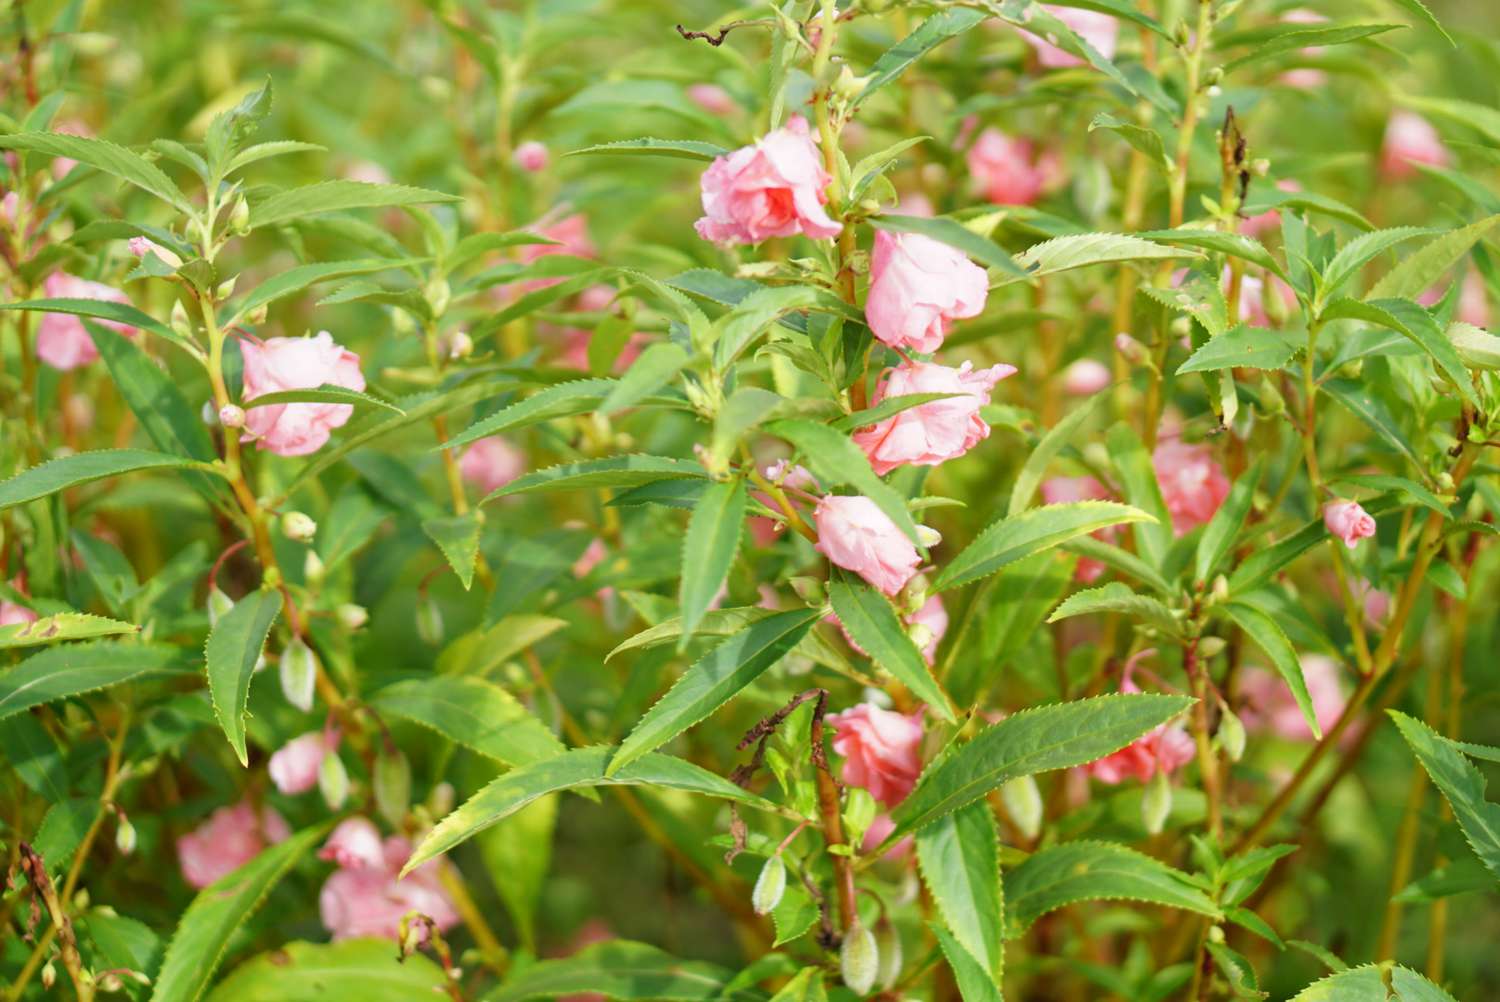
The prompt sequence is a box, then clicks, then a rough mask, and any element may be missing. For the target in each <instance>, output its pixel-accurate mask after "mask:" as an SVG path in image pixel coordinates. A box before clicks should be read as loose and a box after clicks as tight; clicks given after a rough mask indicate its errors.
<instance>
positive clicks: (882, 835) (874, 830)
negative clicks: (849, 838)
mask: <svg viewBox="0 0 1500 1002" xmlns="http://www.w3.org/2000/svg"><path fill="white" fill-rule="evenodd" d="M895 830H896V822H895V821H894V820H893V819H892V818H891V816H890V815H889V814H886V813H885V812H883V811H882V812H881V813H880V814H877V815H875V820H874V821H871V822H870V827H868V828H866V829H865V837H864V839H863V841H861V842H860V846H859V851H860V852H863V853H871V852H874V851H875V850H876V849H878V848H880V843H882V842H884V841H885V840H886V839H887V838H889V837H890V834H891V832H893V831H895ZM915 844H916V842H915V841H914V840H913V839H912V837H911V836H910V835H908V836H906V838H903V839H898V840H897V842H896V844H895V845H893V846H891V847H890V848H889V849H887V850H886V851H885V854H884V855H882V856H881V857H880V858H881V859H883V860H885V861H886V862H888V863H899V862H900V861H901V860H903V859H906V858H907V857H908V856H910V855H911V850H912V846H914V845H915Z"/></svg>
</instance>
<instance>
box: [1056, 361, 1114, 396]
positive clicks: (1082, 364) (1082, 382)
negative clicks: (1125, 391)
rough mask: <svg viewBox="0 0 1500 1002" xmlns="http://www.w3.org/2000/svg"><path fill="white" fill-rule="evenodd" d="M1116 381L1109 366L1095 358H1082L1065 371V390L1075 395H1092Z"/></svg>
mask: <svg viewBox="0 0 1500 1002" xmlns="http://www.w3.org/2000/svg"><path fill="white" fill-rule="evenodd" d="M1113 381H1114V377H1113V375H1111V373H1110V371H1109V366H1107V365H1105V364H1104V363H1103V362H1100V361H1099V360H1098V359H1093V358H1080V359H1079V360H1078V361H1076V362H1074V363H1073V364H1072V365H1070V366H1068V367H1067V369H1065V370H1064V371H1063V392H1064V393H1066V394H1068V395H1069V396H1073V397H1091V396H1093V395H1094V394H1095V393H1098V392H1099V391H1101V390H1103V389H1104V388H1106V387H1107V386H1109V384H1110V383H1111V382H1113Z"/></svg>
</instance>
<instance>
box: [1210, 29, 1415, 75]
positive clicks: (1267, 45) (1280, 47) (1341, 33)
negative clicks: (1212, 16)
mask: <svg viewBox="0 0 1500 1002" xmlns="http://www.w3.org/2000/svg"><path fill="white" fill-rule="evenodd" d="M1404 27H1406V25H1404V24H1333V25H1326V26H1320V27H1307V26H1302V27H1298V28H1295V29H1293V30H1291V31H1281V32H1277V33H1276V34H1275V35H1273V36H1271V37H1270V38H1268V39H1265V40H1263V41H1259V42H1257V43H1256V45H1255V46H1254V48H1253V49H1251V51H1250V52H1248V53H1246V54H1245V55H1243V56H1240V57H1239V58H1238V59H1235V60H1232V61H1230V62H1228V63H1225V64H1224V72H1226V73H1228V72H1230V71H1232V70H1236V69H1238V68H1239V67H1241V66H1244V65H1245V64H1247V63H1251V62H1254V61H1256V60H1259V59H1269V58H1271V57H1272V56H1279V55H1281V54H1282V53H1285V52H1298V51H1300V50H1302V49H1309V48H1312V49H1321V48H1326V47H1328V46H1330V45H1342V44H1345V43H1347V42H1357V41H1359V40H1360V39H1363V38H1370V37H1372V36H1375V35H1383V34H1385V33H1386V32H1387V31H1394V30H1395V29H1397V28H1404Z"/></svg>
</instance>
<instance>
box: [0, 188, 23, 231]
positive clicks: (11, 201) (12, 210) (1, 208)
mask: <svg viewBox="0 0 1500 1002" xmlns="http://www.w3.org/2000/svg"><path fill="white" fill-rule="evenodd" d="M20 208H21V196H20V195H17V194H16V193H15V192H13V191H7V192H6V193H5V195H4V197H3V198H0V223H5V224H6V225H7V226H10V225H14V224H15V221H16V213H17V212H19V211H20Z"/></svg>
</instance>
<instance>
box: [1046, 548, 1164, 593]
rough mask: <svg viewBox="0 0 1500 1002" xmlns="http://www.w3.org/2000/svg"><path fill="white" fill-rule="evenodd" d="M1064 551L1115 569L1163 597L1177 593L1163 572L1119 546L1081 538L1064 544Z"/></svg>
mask: <svg viewBox="0 0 1500 1002" xmlns="http://www.w3.org/2000/svg"><path fill="white" fill-rule="evenodd" d="M1063 549H1064V550H1065V551H1066V552H1068V553H1072V554H1076V555H1077V556H1080V557H1083V558H1084V559H1086V560H1095V561H1098V562H1099V563H1101V564H1103V565H1104V566H1106V567H1110V568H1113V569H1114V570H1117V571H1119V572H1120V573H1121V574H1124V575H1125V576H1126V577H1132V578H1135V579H1136V580H1137V581H1139V582H1140V583H1141V584H1143V585H1147V586H1149V587H1150V588H1151V589H1152V590H1153V591H1157V592H1160V593H1161V594H1163V595H1172V594H1174V593H1175V592H1176V589H1175V588H1174V587H1173V585H1172V583H1171V582H1170V581H1168V580H1167V579H1166V578H1164V577H1162V575H1161V572H1160V571H1158V570H1157V569H1156V568H1155V567H1152V566H1151V565H1150V564H1148V563H1146V561H1144V560H1142V559H1141V558H1140V557H1138V556H1136V555H1135V554H1134V553H1131V552H1129V551H1128V550H1122V549H1121V548H1120V547H1118V546H1114V545H1112V544H1110V543H1106V542H1104V540H1102V539H1095V538H1094V537H1092V536H1079V537H1078V538H1077V539H1073V540H1069V541H1068V542H1066V543H1064V544H1063Z"/></svg>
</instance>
